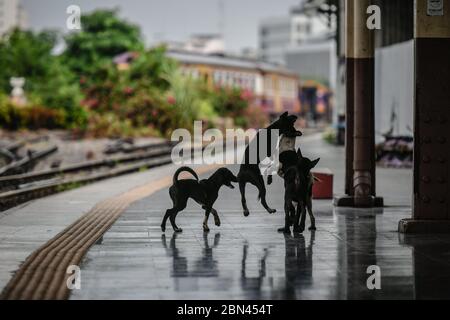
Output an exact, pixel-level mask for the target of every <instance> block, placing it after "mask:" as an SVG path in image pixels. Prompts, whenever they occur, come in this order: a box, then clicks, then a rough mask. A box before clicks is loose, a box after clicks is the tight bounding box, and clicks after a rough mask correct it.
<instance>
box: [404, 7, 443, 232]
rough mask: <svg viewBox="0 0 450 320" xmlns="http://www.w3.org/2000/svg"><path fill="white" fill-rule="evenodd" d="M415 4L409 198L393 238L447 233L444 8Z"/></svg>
mask: <svg viewBox="0 0 450 320" xmlns="http://www.w3.org/2000/svg"><path fill="white" fill-rule="evenodd" d="M442 3H443V9H442V10H434V11H430V10H429V9H430V8H431V7H430V6H429V4H430V1H428V0H416V1H415V8H414V11H415V14H414V19H415V21H414V37H415V103H414V195H413V216H412V219H404V220H401V221H400V222H399V232H403V233H439V232H450V210H449V203H450V187H449V179H450V175H449V172H450V122H449V121H450V3H449V2H448V1H445V0H444V1H443V2H442Z"/></svg>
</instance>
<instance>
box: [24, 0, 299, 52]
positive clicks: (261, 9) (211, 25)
mask: <svg viewBox="0 0 450 320" xmlns="http://www.w3.org/2000/svg"><path fill="white" fill-rule="evenodd" d="M220 1H222V2H223V7H224V10H223V12H224V14H223V17H224V19H223V21H224V28H223V30H224V35H225V45H226V50H227V51H232V52H239V51H240V50H241V49H243V48H248V47H250V48H257V47H258V22H259V21H260V20H261V19H263V18H267V17H272V16H283V15H287V14H288V12H289V9H290V8H291V7H293V6H296V5H298V4H299V3H300V2H301V0H22V3H23V5H24V7H25V10H26V11H27V13H28V20H29V26H30V27H32V28H34V29H38V30H39V29H42V28H58V29H62V30H64V29H65V25H66V19H67V14H66V8H67V7H68V6H69V5H71V4H74V5H78V6H80V7H81V10H82V12H83V11H85V12H87V11H91V10H93V9H96V8H113V7H119V8H120V12H121V16H122V17H124V18H126V19H127V20H129V21H131V22H134V23H136V24H138V25H139V26H140V27H141V29H142V33H143V35H144V37H145V39H146V41H147V44H152V43H154V42H155V41H161V40H170V41H183V40H186V39H187V38H188V37H189V35H191V34H195V33H218V32H219V31H220V19H219V17H220V14H219V11H220V10H219V8H220V4H219V3H220Z"/></svg>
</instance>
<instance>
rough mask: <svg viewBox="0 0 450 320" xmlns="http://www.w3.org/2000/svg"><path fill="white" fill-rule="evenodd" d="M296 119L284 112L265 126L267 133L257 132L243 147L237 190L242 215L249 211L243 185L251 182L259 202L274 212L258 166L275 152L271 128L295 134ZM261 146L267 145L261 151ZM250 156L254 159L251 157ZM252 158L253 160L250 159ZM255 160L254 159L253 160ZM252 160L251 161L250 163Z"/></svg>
mask: <svg viewBox="0 0 450 320" xmlns="http://www.w3.org/2000/svg"><path fill="white" fill-rule="evenodd" d="M295 121H297V117H296V116H294V115H288V113H287V112H286V113H284V114H282V115H281V117H280V118H279V119H278V120H277V121H275V122H274V123H272V124H271V125H270V126H269V127H267V128H266V130H267V131H266V132H267V135H266V137H263V136H262V135H261V132H258V134H257V135H256V137H255V138H254V139H253V140H252V141H251V142H250V143H249V145H248V146H247V148H246V149H245V155H244V162H243V163H242V164H241V166H240V169H239V173H238V180H239V191H240V192H241V202H242V208H243V210H244V216H246V217H247V216H248V215H249V214H250V212H249V211H248V208H247V200H246V199H245V185H246V184H247V183H251V184H253V185H254V186H256V187H257V188H258V191H259V195H258V198H259V199H261V204H262V205H263V207H264V208H265V209H266V210H267V211H268V212H269V213H274V212H276V210H275V209H271V208H270V207H269V206H268V205H267V202H266V186H265V184H264V179H263V176H262V174H261V170H260V168H259V164H260V163H261V161H262V160H264V159H265V158H267V157H269V158H270V157H272V154H273V153H274V152H275V149H276V144H277V141H276V140H275V141H272V140H274V139H272V134H274V133H273V132H272V130H278V132H279V135H283V134H295V132H296V130H295V128H294V123H295ZM263 147H267V149H266V152H261V151H263ZM250 150H253V151H255V152H257V154H256V155H253V154H250ZM252 156H256V157H253V158H255V159H252ZM251 160H253V161H251ZM255 160H256V161H255ZM252 162H253V163H252ZM269 181H270V180H269Z"/></svg>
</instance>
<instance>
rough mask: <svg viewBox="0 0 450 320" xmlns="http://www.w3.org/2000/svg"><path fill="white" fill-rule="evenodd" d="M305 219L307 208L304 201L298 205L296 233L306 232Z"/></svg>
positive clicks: (295, 224)
mask: <svg viewBox="0 0 450 320" xmlns="http://www.w3.org/2000/svg"><path fill="white" fill-rule="evenodd" d="M305 217H306V208H305V204H304V202H303V201H300V202H299V203H298V205H297V214H296V216H295V223H294V232H295V233H302V232H303V231H305Z"/></svg>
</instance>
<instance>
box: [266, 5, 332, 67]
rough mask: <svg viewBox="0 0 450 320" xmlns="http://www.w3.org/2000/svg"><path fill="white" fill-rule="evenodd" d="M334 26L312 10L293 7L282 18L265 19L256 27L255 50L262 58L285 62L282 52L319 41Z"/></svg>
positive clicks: (326, 35) (327, 36) (328, 33)
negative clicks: (257, 38)
mask: <svg viewBox="0 0 450 320" xmlns="http://www.w3.org/2000/svg"><path fill="white" fill-rule="evenodd" d="M333 28H334V26H331V27H330V26H328V22H327V21H324V20H323V19H322V18H321V17H320V16H319V15H317V14H315V13H314V12H308V11H305V10H303V7H298V8H297V7H295V8H293V9H292V10H291V12H290V14H289V15H287V16H284V17H276V18H266V19H264V20H262V21H261V23H260V26H259V49H260V56H261V58H262V59H264V60H266V61H270V62H274V63H280V64H286V52H287V50H288V49H289V48H292V47H294V48H295V47H298V46H300V45H303V44H305V43H309V42H314V43H318V42H322V41H323V40H324V39H327V38H330V37H329V35H330V34H332V32H333Z"/></svg>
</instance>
